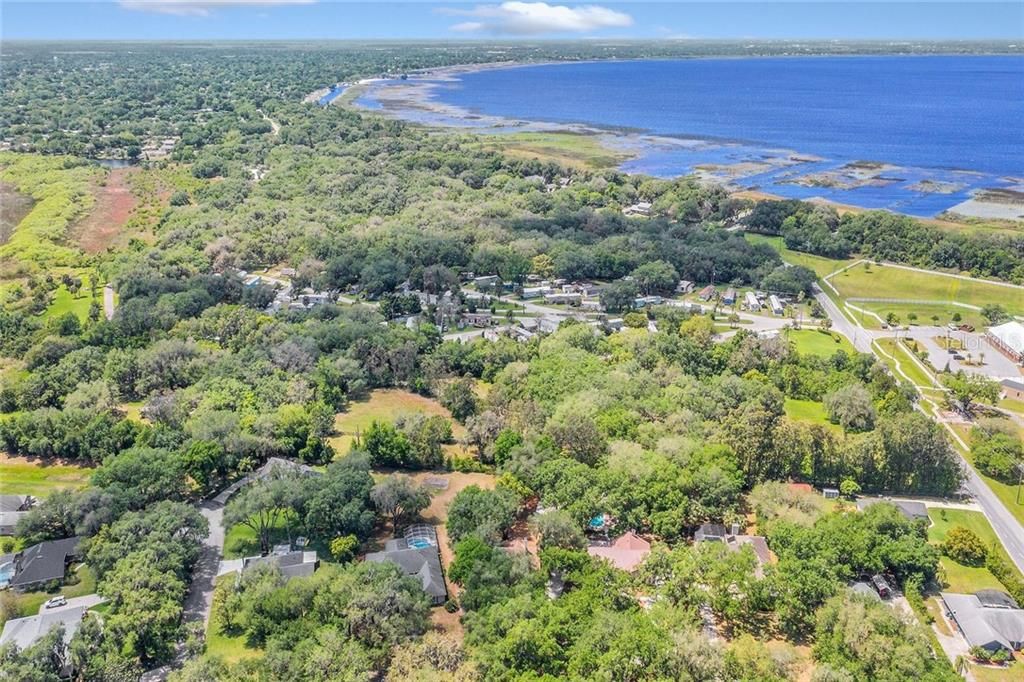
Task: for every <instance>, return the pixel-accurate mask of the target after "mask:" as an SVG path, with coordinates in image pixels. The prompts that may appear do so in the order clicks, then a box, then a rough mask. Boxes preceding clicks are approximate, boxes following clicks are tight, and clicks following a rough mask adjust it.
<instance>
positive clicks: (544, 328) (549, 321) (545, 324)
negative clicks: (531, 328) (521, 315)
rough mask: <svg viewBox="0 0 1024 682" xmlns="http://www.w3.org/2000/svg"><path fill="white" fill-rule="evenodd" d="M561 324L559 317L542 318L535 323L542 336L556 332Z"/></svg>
mask: <svg viewBox="0 0 1024 682" xmlns="http://www.w3.org/2000/svg"><path fill="white" fill-rule="evenodd" d="M561 324H562V319H561V318H559V317H552V316H547V317H542V318H540V320H539V321H538V322H537V329H538V330H540V331H541V332H543V333H544V334H551V333H552V332H556V331H558V327H559V325H561Z"/></svg>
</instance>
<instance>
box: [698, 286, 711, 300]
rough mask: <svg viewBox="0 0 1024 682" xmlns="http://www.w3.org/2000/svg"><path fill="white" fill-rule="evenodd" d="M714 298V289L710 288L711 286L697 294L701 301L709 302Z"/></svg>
mask: <svg viewBox="0 0 1024 682" xmlns="http://www.w3.org/2000/svg"><path fill="white" fill-rule="evenodd" d="M714 297H715V287H714V286H712V285H711V284H709V285H707V286H706V287H704V288H703V289H701V290H700V292H699V293H698V294H697V298H699V299H700V300H702V301H710V300H711V299H712V298H714Z"/></svg>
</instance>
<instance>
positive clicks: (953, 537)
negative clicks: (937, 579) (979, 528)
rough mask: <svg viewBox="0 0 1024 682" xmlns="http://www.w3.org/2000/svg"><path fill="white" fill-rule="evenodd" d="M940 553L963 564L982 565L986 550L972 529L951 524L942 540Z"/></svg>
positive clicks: (986, 553)
mask: <svg viewBox="0 0 1024 682" xmlns="http://www.w3.org/2000/svg"><path fill="white" fill-rule="evenodd" d="M942 553H943V554H945V555H946V556H948V557H949V558H950V559H952V560H953V561H955V562H957V563H959V564H963V565H964V566H984V565H985V558H986V557H987V556H988V550H987V549H986V547H985V543H984V542H982V541H981V538H979V537H978V536H977V535H976V534H975V533H974V531H972V530H971V529H970V528H965V527H964V526H953V527H952V528H950V529H949V532H948V533H946V539H945V540H944V541H943V542H942Z"/></svg>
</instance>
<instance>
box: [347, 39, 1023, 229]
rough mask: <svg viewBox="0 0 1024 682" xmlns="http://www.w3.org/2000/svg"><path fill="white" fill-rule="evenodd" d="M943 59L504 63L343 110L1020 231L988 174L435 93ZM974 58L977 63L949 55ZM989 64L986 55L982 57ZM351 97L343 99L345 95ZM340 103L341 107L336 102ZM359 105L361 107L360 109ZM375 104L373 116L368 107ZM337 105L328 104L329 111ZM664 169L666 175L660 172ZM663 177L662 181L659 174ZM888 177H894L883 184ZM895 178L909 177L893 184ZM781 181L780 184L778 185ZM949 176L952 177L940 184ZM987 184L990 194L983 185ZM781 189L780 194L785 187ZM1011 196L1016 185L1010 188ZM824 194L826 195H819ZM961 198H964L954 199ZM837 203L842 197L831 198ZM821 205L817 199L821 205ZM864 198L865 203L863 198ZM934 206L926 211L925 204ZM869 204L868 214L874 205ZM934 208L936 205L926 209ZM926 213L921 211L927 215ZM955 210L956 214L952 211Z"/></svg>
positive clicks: (766, 190)
mask: <svg viewBox="0 0 1024 682" xmlns="http://www.w3.org/2000/svg"><path fill="white" fill-rule="evenodd" d="M891 56H900V57H937V56H940V55H932V54H895V55H874V54H872V55H849V54H843V55H829V54H822V55H770V56H761V55H734V56H729V57H721V56H705V55H699V56H698V55H695V56H692V57H673V58H657V59H643V58H635V59H614V58H612V59H587V60H573V61H552V60H540V61H535V62H533V61H528V62H523V61H502V62H488V63H477V64H459V65H452V66H446V67H440V68H432V69H420V70H416V71H410V72H408V79H407V80H401V81H399V80H393V79H380V78H372V79H362V80H360V81H358V82H357V83H356V84H355V85H354V86H353V87H359V88H360V90H359V91H358V92H357V93H353V95H354V96H353V97H351V98H348V97H346V98H345V99H346V101H344V102H341V101H338V100H336V102H337V103H338V104H339V105H351V106H352V107H354V108H355V109H357V110H360V111H362V112H365V113H375V114H379V115H383V116H387V117H391V118H396V119H400V120H404V121H407V122H410V123H415V124H418V125H422V126H424V127H426V128H428V129H429V128H433V129H441V130H457V131H461V132H468V133H478V134H486V135H509V134H515V133H555V134H569V135H586V136H590V137H593V138H595V140H596V142H597V143H598V144H599V145H600V146H601V147H603V148H605V149H606V150H608V151H609V152H610V153H612V154H615V155H617V156H620V157H623V158H624V160H623V161H622V162H621V163H620V164H618V166H617V167H618V169H619V170H620V171H622V172H625V173H628V174H641V175H648V176H651V177H657V178H662V179H671V178H676V177H684V176H694V177H696V178H697V179H698V180H699V181H701V182H709V183H714V184H717V185H720V186H722V187H724V188H725V189H726V190H728V191H730V192H732V193H736V192H741V193H743V192H746V193H752V192H759V193H762V194H765V195H771V196H776V197H780V198H792V199H801V200H811V199H815V200H818V201H824V202H827V203H829V204H832V205H835V206H837V207H842V208H844V209H847V210H849V209H860V210H876V209H882V210H890V211H893V212H896V213H903V214H905V215H910V216H911V217H914V218H918V219H926V220H942V219H945V220H946V221H948V220H950V219H953V220H956V219H958V218H962V219H963V220H968V221H991V222H993V223H999V224H998V225H993V227H996V228H1002V229H1011V230H1012V229H1014V228H1015V227H1019V226H1021V223H1022V221H1024V205H1016V204H1013V203H1007V202H1005V201H1004V202H992V201H987V200H986V199H985V197H986V193H990V192H991V191H992V190H998V189H1006V187H1005V184H1006V183H1010V182H1011V181H1012V178H1011V177H1010V176H1005V177H1004V176H999V175H997V174H994V173H983V172H978V171H973V170H971V169H963V168H959V169H957V168H917V167H907V166H898V165H895V164H888V163H885V162H884V161H881V160H869V159H852V160H840V159H826V158H823V157H820V156H817V155H814V154H810V153H806V152H800V151H798V150H794V149H789V148H784V147H776V146H772V145H765V144H760V143H757V142H755V141H748V140H742V139H716V138H709V137H702V136H689V135H684V134H679V135H671V134H664V133H656V132H653V131H649V130H644V129H638V128H615V127H611V126H601V125H598V124H594V123H588V122H582V121H576V122H561V121H551V120H543V119H525V118H514V117H507V116H502V115H497V114H486V113H483V112H479V111H474V110H471V109H467V108H465V107H462V106H459V105H454V104H450V103H447V102H444V101H442V99H441V97H440V96H439V95H438V90H439V89H440V88H442V87H444V86H445V84H448V83H455V82H459V81H460V76H463V75H465V74H472V73H480V72H485V71H491V70H501V69H522V68H530V67H541V66H564V65H579V64H594V63H599V64H604V63H609V62H616V63H628V62H647V61H659V62H670V61H689V60H721V59H736V60H739V59H785V58H800V59H807V58H811V57H860V58H865V57H879V58H884V57H891ZM943 56H944V55H943ZM948 56H952V57H968V56H975V55H948ZM977 56H985V55H977ZM347 94H348V93H346V95H347ZM340 99H341V98H339V100H340ZM360 100H362V101H360ZM367 100H369V101H370V102H372V103H373V106H367V104H366V101H367ZM333 103H334V102H332V104H333ZM659 164H660V167H659ZM659 171H660V172H659ZM885 173H889V175H886V174H885ZM894 173H896V174H898V175H901V176H903V177H893V174H894ZM950 175H954V176H975V177H976V178H978V181H977V182H973V183H972V182H962V181H961V182H960V183H959V184H958V183H957V182H955V181H951V180H949V179H948V176H950ZM773 176H777V177H773ZM943 176H947V178H946V179H943ZM982 181H984V182H985V183H986V184H981V183H982ZM901 184H902V186H900V187H898V188H897V189H900V190H905V197H899V196H896V195H894V197H893V198H891V199H890V200H888V203H886V204H885V205H874V206H872V205H862V204H861V203H860V202H858V201H857V199H858V197H852V196H843V195H844V194H847V195H848V194H849V193H852V192H854V191H856V190H858V189H860V188H870V189H873V190H875V193H876V199H875V201H874V203H876V204H878V203H885V202H884V201H883V200H882V199H879V198H878V191H879V190H884V189H885V188H886V187H888V186H891V185H901ZM780 185H783V186H784V187H780ZM1011 186H1012V184H1011ZM785 187H788V188H790V191H789V192H786V191H782V192H780V191H779V190H785ZM815 190H820V191H815ZM956 193H959V196H952V195H953V194H956ZM828 194H834V195H838V196H825V195H828ZM819 195H820V196H819ZM947 195H948V196H950V202H949V203H948V205H944V206H939V205H938V204H936V199H937V197H939V196H947ZM860 198H864V197H860ZM913 200H916V201H918V202H919V204H923V205H922V207H921V209H919V210H918V212H916V213H915V212H908V211H901V210H899V205H900V204H903V205H906V204H907V203H908V201H913ZM929 200H930V201H929ZM871 203H872V202H871V201H868V202H867V204H871ZM928 204H931V205H930V206H929V205H928ZM925 206H927V209H926V210H925V209H924V207H925ZM954 209H956V210H954Z"/></svg>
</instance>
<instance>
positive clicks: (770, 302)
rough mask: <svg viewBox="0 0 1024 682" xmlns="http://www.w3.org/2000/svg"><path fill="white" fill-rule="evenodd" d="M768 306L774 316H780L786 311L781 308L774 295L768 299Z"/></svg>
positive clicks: (777, 298) (780, 303) (780, 302)
mask: <svg viewBox="0 0 1024 682" xmlns="http://www.w3.org/2000/svg"><path fill="white" fill-rule="evenodd" d="M768 306H769V307H770V308H771V309H772V312H773V313H775V314H776V315H781V314H782V313H784V312H786V309H785V308H784V307H783V306H782V301H780V300H779V297H778V296H776V295H775V294H772V295H771V296H769V297H768Z"/></svg>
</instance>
